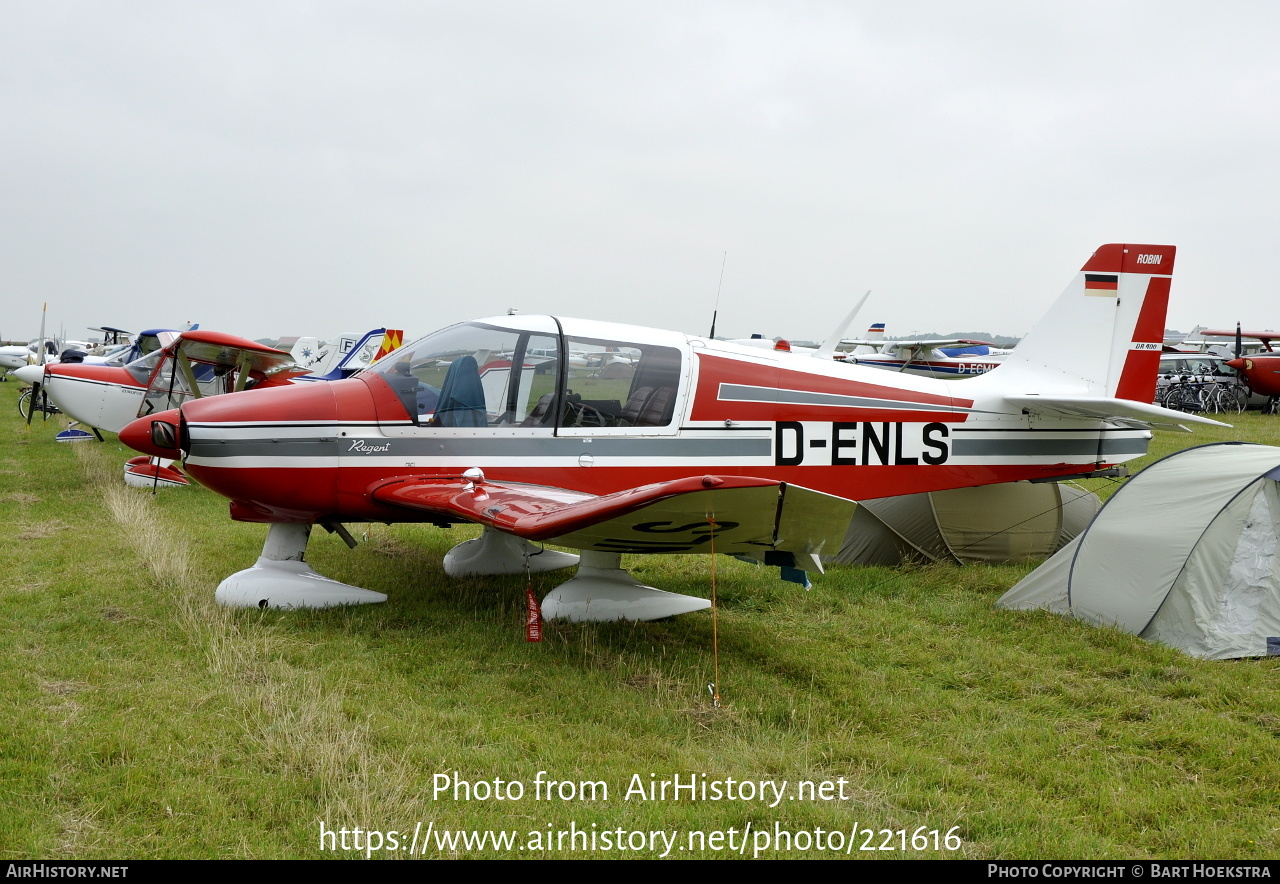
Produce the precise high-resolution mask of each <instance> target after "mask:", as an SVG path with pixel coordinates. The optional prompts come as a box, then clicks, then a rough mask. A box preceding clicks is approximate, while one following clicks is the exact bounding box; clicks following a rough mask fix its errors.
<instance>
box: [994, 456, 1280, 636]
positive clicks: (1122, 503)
mask: <svg viewBox="0 0 1280 884" xmlns="http://www.w3.org/2000/svg"><path fill="white" fill-rule="evenodd" d="M1278 480H1280V448H1274V447H1272V446H1269V445H1252V444H1248V443H1244V442H1225V443H1218V444H1215V445H1202V446H1200V447H1197V448H1189V449H1187V450H1185V451H1180V452H1178V453H1177V454H1173V455H1170V456H1169V457H1166V458H1164V459H1163V460H1159V461H1157V462H1156V463H1154V464H1152V465H1151V466H1149V467H1147V468H1146V469H1145V470H1143V471H1142V472H1140V473H1138V475H1136V476H1134V477H1133V478H1132V479H1130V480H1129V481H1128V482H1127V483H1125V484H1124V486H1122V487H1121V488H1120V489H1119V490H1118V491H1116V493H1115V494H1114V495H1112V497H1111V499H1110V500H1108V501H1107V503H1106V505H1105V506H1103V508H1102V510H1101V512H1099V513H1098V516H1097V518H1096V519H1094V520H1093V522H1092V524H1090V525H1089V527H1088V528H1086V529H1085V530H1084V532H1083V533H1082V534H1080V536H1079V537H1077V538H1076V539H1075V540H1073V541H1072V542H1071V543H1070V544H1068V545H1067V546H1066V547H1064V548H1063V549H1062V550H1061V551H1060V552H1058V553H1057V554H1056V555H1054V556H1053V557H1052V558H1051V559H1049V560H1048V561H1047V562H1045V563H1044V564H1043V565H1041V566H1040V567H1039V568H1037V569H1036V570H1035V571H1033V572H1031V573H1030V574H1029V575H1027V577H1026V578H1025V579H1023V580H1022V581H1021V582H1020V583H1018V584H1017V585H1016V586H1014V587H1013V589H1011V590H1009V592H1007V593H1006V594H1005V595H1004V596H1003V597H1002V598H1001V599H1000V600H999V601H998V602H997V603H996V604H997V606H998V607H1002V608H1010V609H1025V608H1043V609H1045V610H1049V611H1054V612H1056V613H1059V614H1066V615H1070V616H1073V617H1077V618H1079V619H1081V620H1084V621H1086V622H1089V623H1094V624H1097V625H1114V626H1116V627H1118V628H1120V629H1123V630H1125V631H1126V632H1131V633H1133V634H1135V635H1140V636H1142V637H1143V638H1145V639H1149V640H1151V641H1157V642H1161V643H1163V644H1166V645H1170V646H1172V647H1175V648H1178V649H1180V650H1182V651H1185V652H1186V653H1188V654H1192V655H1194V656H1196V657H1204V658H1207V659H1214V660H1221V659H1230V658H1235V657H1258V656H1263V655H1267V654H1280V556H1277V551H1278V549H1280V490H1278V486H1277V481H1278Z"/></svg>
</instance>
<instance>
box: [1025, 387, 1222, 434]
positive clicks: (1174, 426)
mask: <svg viewBox="0 0 1280 884" xmlns="http://www.w3.org/2000/svg"><path fill="white" fill-rule="evenodd" d="M1004 400H1005V401H1006V402H1008V403H1009V404H1010V405H1012V406H1014V407H1015V408H1022V409H1026V410H1027V411H1030V412H1032V413H1033V414H1053V415H1061V416H1067V417H1085V418H1101V419H1103V420H1114V421H1118V422H1120V423H1124V424H1138V425H1142V426H1147V427H1160V428H1161V429H1166V430H1183V431H1185V432H1190V431H1189V430H1187V428H1186V426H1185V424H1206V425H1208V426H1213V427H1229V426H1231V425H1230V424H1224V423H1222V421H1215V420H1213V419H1211V418H1207V417H1201V416H1200V415H1198V414H1188V413H1187V412H1185V411H1175V410H1173V409H1172V408H1162V407H1160V406H1159V405H1150V404H1148V403H1146V402H1135V401H1133V400H1131V399H1114V398H1112V399H1103V398H1094V397H1089V396H1036V395H1034V394H1025V395H1022V396H1005V397H1004Z"/></svg>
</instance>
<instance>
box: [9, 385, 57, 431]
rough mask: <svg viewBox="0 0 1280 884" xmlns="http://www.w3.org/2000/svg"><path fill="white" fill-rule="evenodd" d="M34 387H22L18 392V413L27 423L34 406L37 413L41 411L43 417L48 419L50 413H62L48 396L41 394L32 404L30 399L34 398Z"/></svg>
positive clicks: (29, 420)
mask: <svg viewBox="0 0 1280 884" xmlns="http://www.w3.org/2000/svg"><path fill="white" fill-rule="evenodd" d="M34 393H35V388H34V387H24V388H23V390H22V392H20V393H19V394H18V414H20V415H22V419H23V420H24V421H26V422H27V423H30V422H31V412H32V409H33V407H34V409H35V411H36V412H38V413H43V414H44V416H45V419H46V420H48V418H49V415H51V414H62V409H60V408H59V407H58V406H56V405H54V404H53V403H52V402H50V401H49V397H48V396H44V395H41V396H40V397H39V399H38V400H37V401H36V402H35V405H34V406H33V405H32V399H34V398H35V396H34V395H33V394H34Z"/></svg>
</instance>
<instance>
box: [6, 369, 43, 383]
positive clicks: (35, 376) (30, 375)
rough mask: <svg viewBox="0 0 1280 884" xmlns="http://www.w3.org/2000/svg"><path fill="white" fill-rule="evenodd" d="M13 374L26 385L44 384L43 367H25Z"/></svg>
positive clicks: (15, 370) (14, 371)
mask: <svg viewBox="0 0 1280 884" xmlns="http://www.w3.org/2000/svg"><path fill="white" fill-rule="evenodd" d="M12 373H13V376H14V377H16V378H17V379H18V380H20V381H22V382H23V383H24V384H42V383H44V366H43V365H24V366H22V367H21V368H15V369H14V370H13V372H12Z"/></svg>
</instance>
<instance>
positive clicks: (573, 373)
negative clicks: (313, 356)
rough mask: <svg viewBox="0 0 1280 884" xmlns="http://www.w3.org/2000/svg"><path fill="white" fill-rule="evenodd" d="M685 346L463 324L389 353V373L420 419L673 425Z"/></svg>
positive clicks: (385, 366) (454, 423) (380, 371)
mask: <svg viewBox="0 0 1280 884" xmlns="http://www.w3.org/2000/svg"><path fill="white" fill-rule="evenodd" d="M548 322H550V320H548ZM680 363H681V360H680V351H679V350H677V349H676V348H674V347H659V346H652V345H640V344H635V343H630V342H627V341H618V340H604V339H594V338H592V339H588V338H577V337H570V338H569V339H568V340H567V341H565V343H564V345H562V344H561V341H560V337H559V335H558V334H556V333H555V332H553V331H551V330H549V329H548V330H546V331H540V330H521V329H510V328H499V327H496V326H492V325H488V324H484V323H466V324H463V325H455V326H453V327H452V328H447V329H445V330H443V331H440V332H436V333H435V334H433V335H430V336H428V337H426V338H423V339H422V340H421V341H418V342H416V343H414V344H411V345H409V346H408V347H405V348H404V349H402V350H400V351H398V352H397V353H396V354H394V355H393V357H391V358H390V359H384V360H382V361H381V362H379V363H378V364H376V365H374V366H373V367H372V368H370V369H368V370H369V371H371V372H373V373H375V374H377V375H380V376H381V377H382V378H383V380H385V381H386V382H387V383H388V384H389V385H390V386H391V388H392V389H393V390H394V391H395V392H396V395H397V396H398V397H399V398H400V401H401V403H403V404H404V407H405V409H406V410H407V411H408V412H409V413H410V414H411V415H413V416H414V420H415V423H417V424H418V425H420V426H437V427H502V426H521V427H545V428H561V427H593V428H596V427H598V428H610V427H663V426H668V425H670V424H671V423H672V421H673V420H674V411H675V398H676V392H677V389H678V388H679V384H680Z"/></svg>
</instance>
